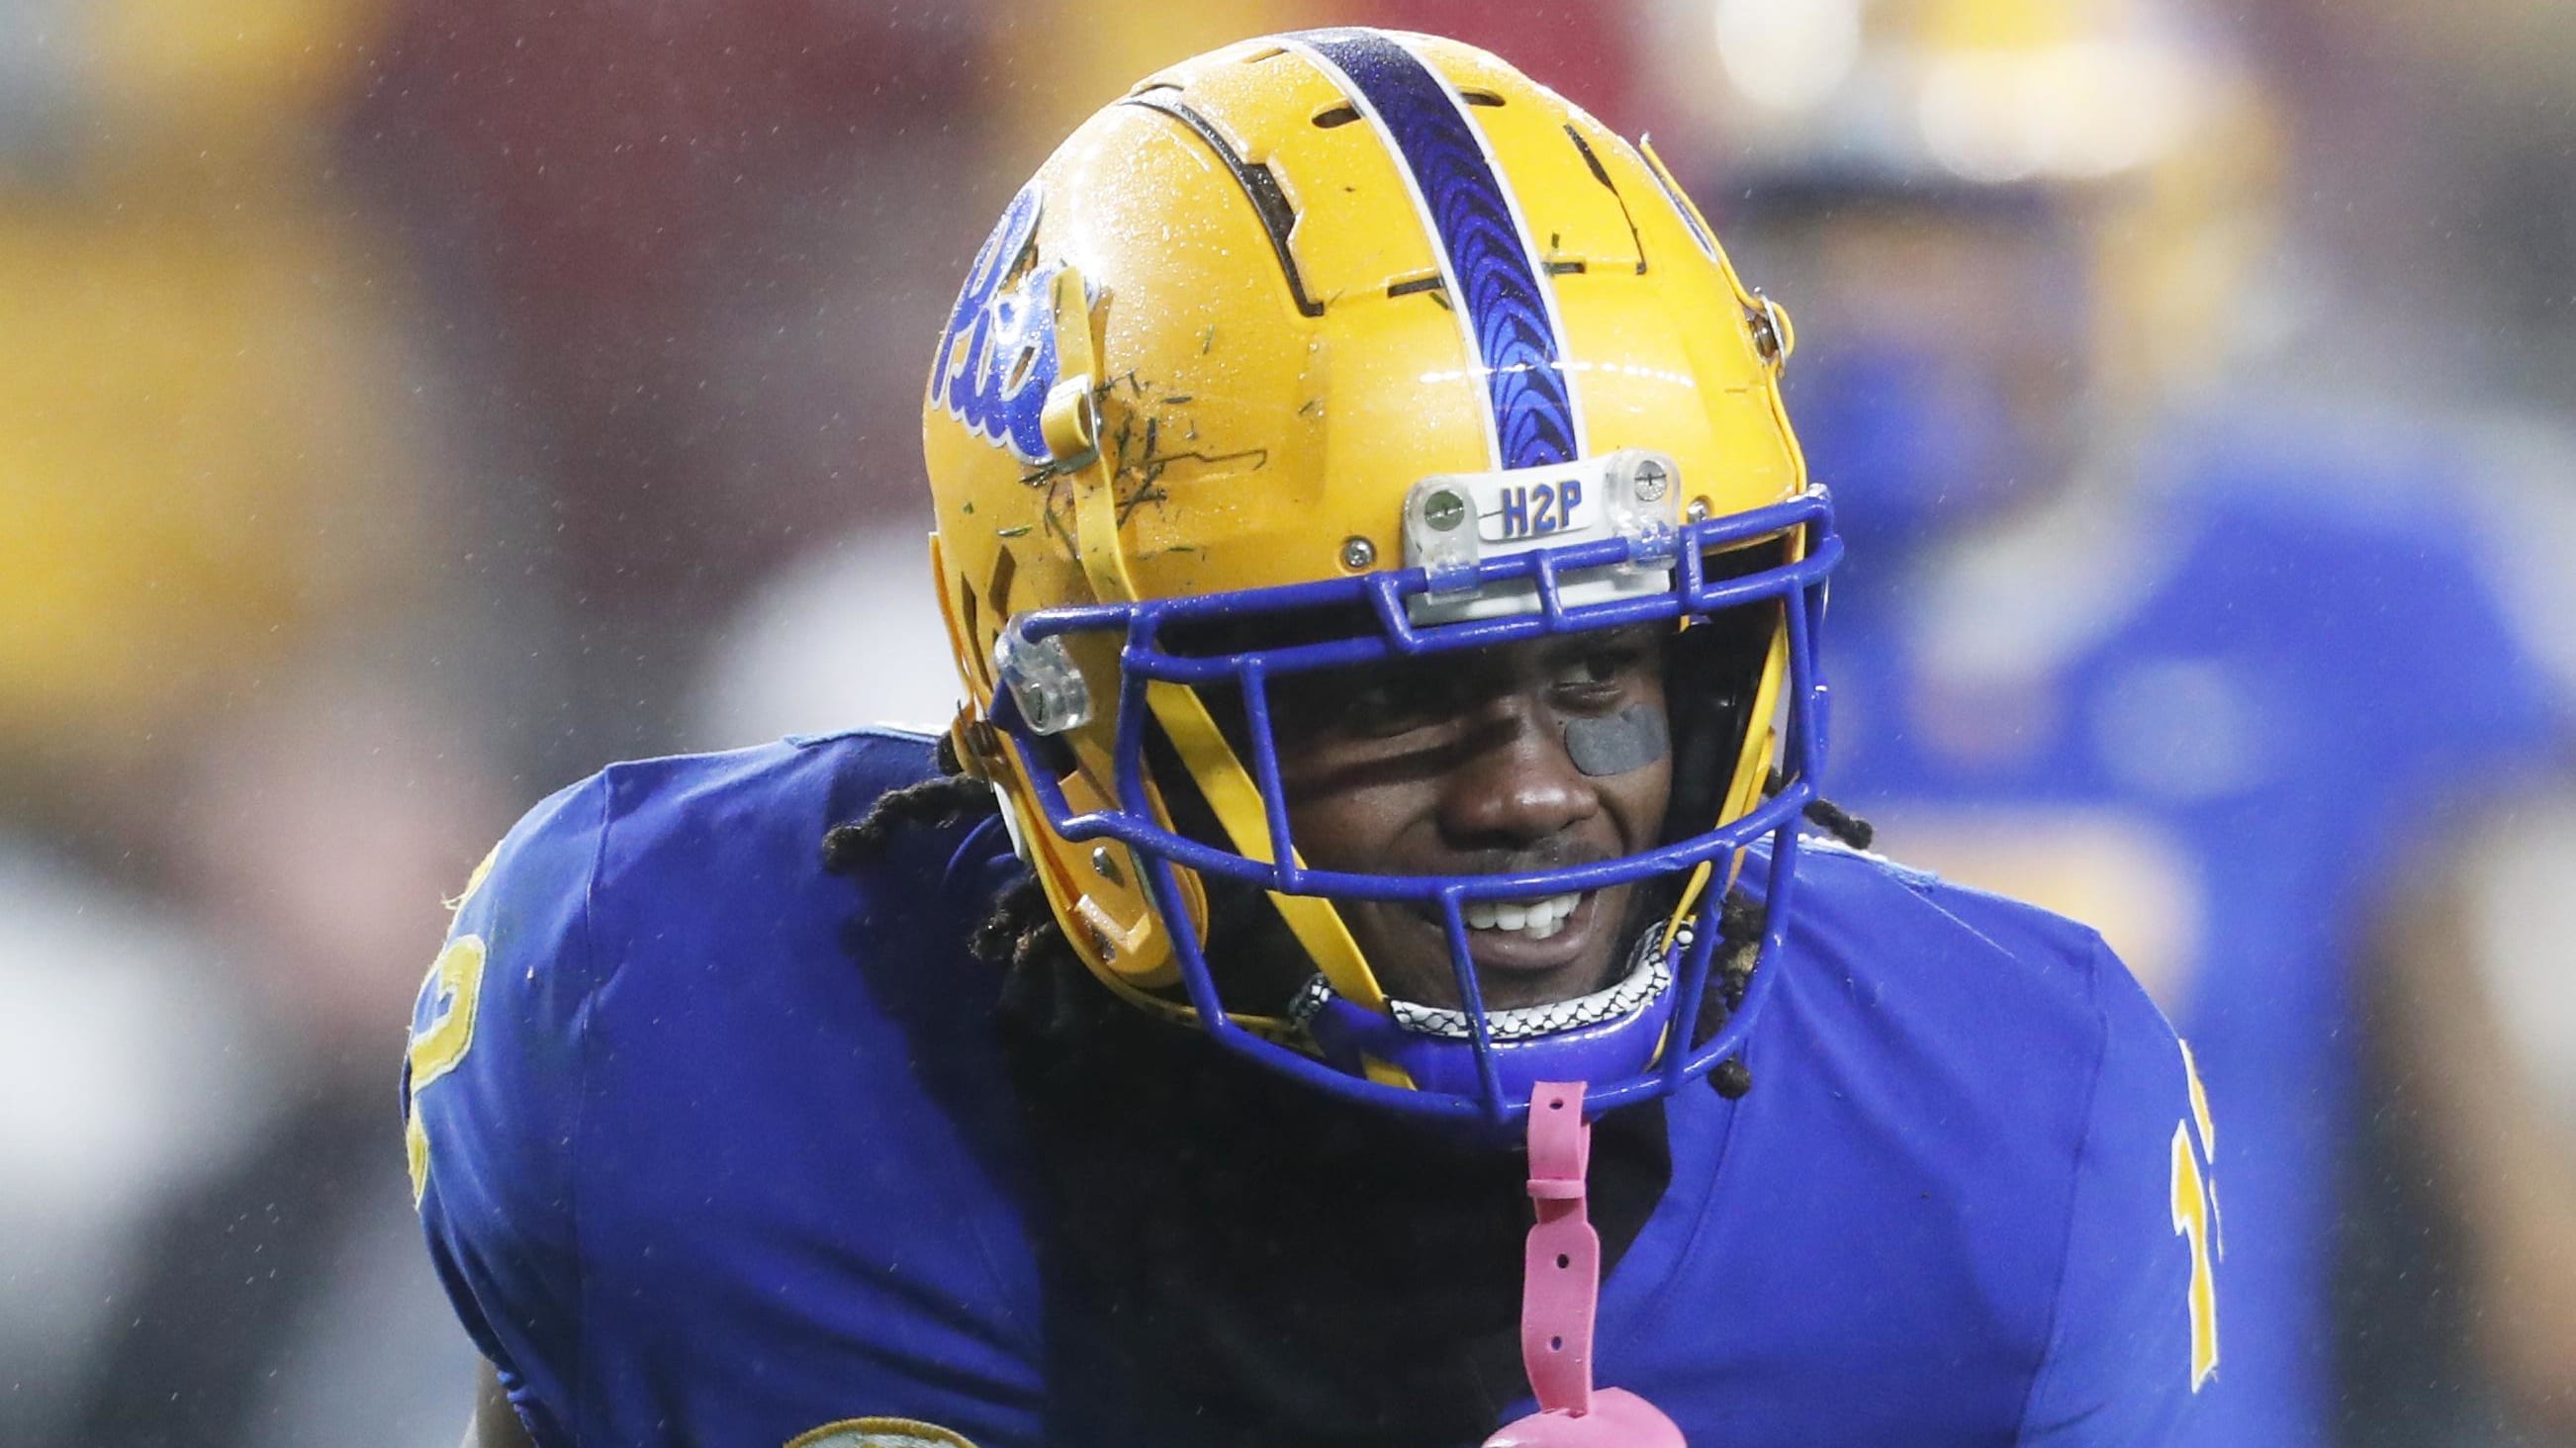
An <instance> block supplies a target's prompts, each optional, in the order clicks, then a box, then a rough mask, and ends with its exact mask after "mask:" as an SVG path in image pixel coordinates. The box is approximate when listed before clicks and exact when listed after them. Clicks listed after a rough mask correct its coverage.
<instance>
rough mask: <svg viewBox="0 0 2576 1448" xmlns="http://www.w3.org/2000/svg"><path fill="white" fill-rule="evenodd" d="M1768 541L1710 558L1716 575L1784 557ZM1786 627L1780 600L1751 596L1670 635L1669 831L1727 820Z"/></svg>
mask: <svg viewBox="0 0 2576 1448" xmlns="http://www.w3.org/2000/svg"><path fill="white" fill-rule="evenodd" d="M1771 553H1772V550H1771V549H1770V548H1768V547H1763V546H1757V547H1753V548H1742V549H1737V550H1734V551H1733V552H1730V553H1726V554H1721V555H1718V556H1716V557H1713V558H1711V559H1710V560H1709V565H1708V566H1709V576H1710V578H1711V579H1713V580H1714V579H1717V578H1723V577H1730V576H1733V575H1735V574H1740V573H1748V572H1751V571H1753V570H1754V569H1756V568H1760V567H1764V566H1767V565H1769V564H1770V563H1772V562H1774V561H1776V560H1774V559H1773V558H1772V557H1771V556H1770V555H1771ZM1779 628H1780V605H1779V604H1777V603H1776V602H1770V601H1765V602H1760V603H1749V604H1744V605H1741V606H1739V607H1736V608H1730V609H1726V610H1723V611H1721V612H1718V613H1713V614H1709V615H1707V616H1706V617H1703V618H1696V619H1692V620H1690V621H1689V623H1688V625H1687V626H1686V627H1684V628H1682V629H1681V630H1680V631H1678V632H1676V633H1674V634H1673V635H1672V636H1671V637H1670V638H1669V639H1667V640H1666V641H1665V644H1664V649H1665V654H1664V700H1665V711H1666V714H1667V716H1668V722H1669V723H1670V725H1671V729H1672V736H1673V751H1672V759H1673V786H1672V796H1671V801H1670V803H1669V805H1668V806H1667V808H1666V813H1665V819H1664V836H1663V837H1664V839H1665V840H1666V841H1672V840H1679V839H1686V838H1688V837H1690V836H1692V835H1695V834H1699V833H1701V832H1703V831H1705V830H1708V829H1710V828H1711V827H1713V826H1715V825H1718V824H1720V823H1722V821H1721V819H1720V818H1719V816H1720V815H1721V814H1723V813H1724V812H1725V809H1726V803H1727V800H1728V798H1729V797H1730V796H1731V795H1732V794H1733V793H1734V792H1735V785H1736V782H1737V781H1736V780H1735V778H1734V772H1735V768H1736V764H1737V761H1738V760H1739V759H1741V757H1742V756H1743V752H1744V734H1745V730H1746V729H1747V728H1748V727H1749V726H1750V724H1751V722H1752V715H1753V701H1754V698H1755V696H1756V695H1757V694H1758V693H1759V692H1760V688H1761V683H1762V671H1763V666H1764V663H1765V661H1766V660H1767V658H1768V657H1769V654H1770V649H1771V641H1772V637H1773V635H1774V634H1776V633H1777V632H1778V631H1779Z"/></svg>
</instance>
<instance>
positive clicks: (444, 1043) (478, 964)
mask: <svg viewBox="0 0 2576 1448" xmlns="http://www.w3.org/2000/svg"><path fill="white" fill-rule="evenodd" d="M500 854H501V847H500V846H499V845H494V846H493V847H492V849H491V852H490V853H489V854H486V855H485V856H484V857H483V862H482V863H481V864H479V865H476V866H475V867H474V873H473V874H472V875H471V876H469V877H467V879H466V881H465V888H464V890H463V891H461V892H460V893H459V894H458V895H457V897H456V898H455V899H453V900H450V901H448V902H447V908H448V910H449V911H450V912H454V911H459V910H462V909H464V908H465V902H466V901H468V900H471V899H473V898H474V892H475V891H476V890H479V889H481V888H482V887H483V880H484V878H485V877H486V876H488V875H490V874H491V873H492V862H493V861H494V860H495V859H497V858H499V857H500ZM486 953H487V952H486V951H485V950H484V948H483V939H482V937H481V936H478V935H460V936H458V937H457V938H456V939H454V940H451V941H449V942H447V948H446V949H445V950H442V951H440V952H439V953H438V959H437V960H436V961H435V962H433V963H432V964H431V965H430V967H429V979H428V980H427V981H426V982H424V983H423V985H422V986H421V989H422V990H423V991H425V992H427V993H428V994H429V997H430V1018H429V1024H428V1025H426V1026H424V1027H422V1028H421V1029H420V1030H418V1031H415V1032H413V1033H412V1037H411V1045H410V1048H409V1049H408V1050H407V1051H406V1052H405V1053H404V1059H405V1060H406V1061H408V1062H409V1063H410V1067H411V1071H410V1091H411V1103H410V1105H411V1109H410V1110H409V1111H408V1112H406V1113H404V1116H405V1119H404V1121H403V1156H404V1158H405V1160H406V1161H408V1162H409V1164H410V1166H411V1203H412V1205H413V1206H415V1207H417V1206H419V1205H420V1197H421V1193H422V1192H424V1191H426V1190H428V1187H429V1127H428V1126H427V1124H425V1123H424V1122H423V1121H422V1120H421V1115H420V1092H421V1088H423V1087H425V1086H427V1085H428V1084H429V1083H430V1082H432V1081H435V1080H437V1079H438V1078H439V1077H441V1076H444V1075H446V1074H447V1073H448V1072H450V1071H453V1070H455V1069H456V1066H457V1063H458V1062H460V1061H463V1060H464V1059H465V1053H466V1051H468V1050H469V1049H471V1048H472V1047H473V1045H474V1006H475V1003H476V1002H477V1001H478V1000H480V999H481V998H482V995H483V958H484V956H485V954H486Z"/></svg>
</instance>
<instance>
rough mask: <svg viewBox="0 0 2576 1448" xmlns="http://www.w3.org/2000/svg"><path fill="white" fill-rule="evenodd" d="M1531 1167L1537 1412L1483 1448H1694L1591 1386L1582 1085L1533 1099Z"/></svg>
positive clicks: (1529, 1309) (1527, 1317)
mask: <svg viewBox="0 0 2576 1448" xmlns="http://www.w3.org/2000/svg"><path fill="white" fill-rule="evenodd" d="M1529 1164H1530V1166H1529V1169H1530V1175H1529V1194H1530V1203H1531V1205H1533V1206H1535V1207H1537V1208H1538V1225H1537V1226H1534V1227H1532V1228H1530V1234H1529V1247H1528V1249H1527V1252H1526V1255H1525V1257H1524V1260H1523V1262H1522V1266H1521V1272H1522V1278H1521V1362H1522V1363H1523V1364H1524V1365H1525V1366H1526V1367H1527V1368H1528V1369H1529V1380H1530V1387H1531V1388H1532V1389H1533V1390H1534V1391H1535V1392H1536V1393H1537V1394H1538V1411H1537V1412H1535V1413H1532V1414H1530V1415H1529V1416H1528V1417H1526V1418H1523V1419H1521V1420H1520V1421H1519V1422H1517V1423H1507V1424H1505V1425H1504V1426H1503V1427H1502V1429H1501V1430H1500V1431H1499V1432H1497V1433H1495V1434H1494V1435H1493V1436H1492V1437H1490V1438H1487V1439H1486V1440H1485V1445H1484V1448H1687V1445H1685V1444H1684V1443H1683V1442H1682V1430H1681V1429H1679V1428H1676V1427H1674V1426H1673V1420H1672V1419H1670V1418H1667V1417H1665V1416H1664V1415H1663V1413H1662V1412H1661V1411H1660V1410H1658V1409H1657V1408H1656V1407H1655V1405H1654V1404H1652V1403H1649V1402H1647V1401H1646V1400H1645V1399H1643V1398H1641V1397H1638V1396H1637V1395H1636V1394H1634V1393H1631V1392H1628V1391H1627V1390H1625V1389H1623V1388H1600V1389H1595V1388H1594V1387H1593V1386H1592V1318H1593V1315H1594V1312H1595V1310H1596V1309H1597V1308H1598V1307H1599V1305H1600V1298H1601V1234H1600V1233H1598V1232H1595V1231H1593V1230H1592V1221H1591V1219H1590V1218H1589V1217H1587V1216H1586V1215H1585V1214H1584V1178H1585V1175H1586V1173H1587V1172H1588V1171H1589V1169H1590V1167H1591V1165H1592V1127H1591V1125H1590V1124H1589V1123H1587V1122H1586V1121H1584V1119H1583V1083H1582V1082H1580V1081H1575V1082H1557V1081H1542V1082H1540V1083H1539V1084H1538V1086H1537V1088H1536V1089H1534V1090H1532V1091H1531V1092H1530V1112H1529Z"/></svg>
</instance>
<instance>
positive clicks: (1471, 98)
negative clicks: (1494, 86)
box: [1458, 90, 1503, 106]
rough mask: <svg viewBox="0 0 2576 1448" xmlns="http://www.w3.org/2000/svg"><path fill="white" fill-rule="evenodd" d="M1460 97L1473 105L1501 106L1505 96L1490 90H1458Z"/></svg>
mask: <svg viewBox="0 0 2576 1448" xmlns="http://www.w3.org/2000/svg"><path fill="white" fill-rule="evenodd" d="M1458 99H1460V100H1462V101H1465V102H1466V103H1467V104H1469V105H1471V106H1499V105H1501V104H1503V98H1502V97H1501V96H1499V95H1497V94H1495V93H1494V92H1492V91H1489V90H1462V91H1460V92H1458Z"/></svg>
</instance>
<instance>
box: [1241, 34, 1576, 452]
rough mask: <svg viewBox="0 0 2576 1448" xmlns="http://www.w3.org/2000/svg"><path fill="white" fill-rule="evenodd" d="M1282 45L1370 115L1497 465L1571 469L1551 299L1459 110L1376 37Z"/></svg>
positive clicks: (1301, 38)
mask: <svg viewBox="0 0 2576 1448" xmlns="http://www.w3.org/2000/svg"><path fill="white" fill-rule="evenodd" d="M1290 38H1291V39H1292V40H1294V41H1295V42H1296V43H1297V45H1298V48H1299V49H1301V50H1303V51H1304V52H1305V53H1306V54H1308V55H1309V56H1311V57H1313V58H1314V59H1315V60H1316V61H1317V62H1318V64H1319V65H1320V66H1321V67H1322V69H1323V70H1324V71H1325V73H1326V74H1328V75H1330V76H1332V77H1333V78H1334V79H1335V81H1336V82H1337V83H1338V84H1339V85H1340V87H1341V89H1342V91H1343V93H1344V94H1345V95H1347V96H1349V97H1350V99H1351V102H1352V104H1353V105H1355V106H1357V107H1358V108H1359V109H1360V111H1361V112H1362V113H1363V114H1364V115H1366V116H1367V117H1368V118H1369V120H1370V122H1371V124H1372V125H1374V126H1375V127H1376V129H1377V132H1378V134H1379V135H1380V136H1381V137H1383V138H1384V139H1385V141H1386V143H1387V144H1388V146H1389V148H1390V149H1391V150H1392V151H1393V152H1394V154H1395V158H1396V161H1397V164H1398V167H1399V169H1401V170H1402V171H1403V173H1404V174H1405V177H1406V180H1407V183H1408V184H1409V185H1410V186H1411V188H1412V191H1413V194H1414V197H1415V200H1416V201H1417V203H1418V204H1419V206H1420V208H1421V211H1422V216H1423V221H1424V224H1425V226H1426V228H1427V229H1428V230H1429V231H1430V232H1431V233H1432V235H1433V237H1434V239H1435V240H1436V242H1437V243H1438V250H1439V252H1440V270H1441V277H1442V279H1443V281H1445V282H1446V283H1447V285H1448V289H1449V298H1450V301H1451V303H1452V304H1453V305H1454V306H1455V308H1456V309H1457V312H1458V316H1459V321H1460V323H1461V324H1462V326H1463V327H1464V329H1465V331H1466V335H1467V345H1468V347H1469V349H1470V350H1471V351H1472V352H1473V353H1474V354H1475V358H1476V360H1477V362H1478V363H1479V364H1480V368H1481V371H1482V374H1483V377H1484V382H1485V391H1486V396H1487V400H1488V402H1489V403H1490V405H1491V409H1492V419H1491V436H1492V440H1493V449H1494V462H1495V465H1496V466H1498V467H1506V468H1525V467H1538V466H1542V465H1545V464H1548V463H1561V462H1570V461H1572V460H1573V459H1574V458H1576V457H1577V456H1579V455H1580V454H1581V451H1582V445H1583V442H1582V423H1581V420H1580V417H1579V416H1578V414H1577V412H1576V410H1575V402H1574V396H1573V393H1572V392H1571V390H1570V389H1569V386H1568V383H1567V380H1566V374H1565V370H1564V366H1563V363H1564V359H1565V353H1566V350H1567V349H1566V346H1565V334H1564V328H1563V326H1562V324H1561V323H1560V321H1559V319H1558V317H1557V314H1556V298H1555V295H1554V293H1553V291H1552V289H1551V288H1550V287H1549V285H1548V282H1547V280H1546V278H1545V277H1544V276H1543V275H1542V274H1541V272H1540V269H1539V263H1538V256H1537V251H1536V248H1535V247H1533V246H1532V245H1531V241H1530V235H1529V228H1528V226H1527V225H1526V224H1525V223H1524V222H1523V221H1522V219H1521V215H1520V209H1519V207H1518V206H1516V205H1515V204H1514V203H1513V200H1512V195H1511V192H1510V190H1509V188H1508V187H1507V186H1506V185H1505V184H1504V182H1503V179H1502V177H1501V175H1500V174H1499V173H1498V172H1497V171H1496V170H1495V168H1494V161H1493V157H1492V155H1491V154H1490V153H1488V152H1487V151H1486V149H1485V141H1484V136H1483V133H1482V132H1480V131H1479V130H1478V129H1477V127H1476V123H1475V121H1474V120H1473V119H1472V118H1471V117H1469V116H1468V114H1467V108H1466V104H1465V102H1464V101H1463V100H1461V99H1460V98H1459V96H1458V94H1457V93H1456V92H1455V91H1454V90H1452V89H1451V88H1450V87H1449V84H1448V83H1447V81H1445V80H1444V79H1442V78H1441V76H1440V75H1439V74H1438V73H1437V72H1435V71H1433V70H1432V69H1431V67H1430V66H1428V65H1426V64H1424V63H1423V61H1422V60H1421V58H1420V57H1418V56H1416V55H1414V53H1413V52H1412V51H1410V50H1408V49H1406V48H1405V47H1404V46H1403V45H1401V44H1399V43H1398V42H1397V41H1396V40H1395V39H1394V38H1393V37H1391V36H1389V35H1387V34H1385V33H1383V32H1381V31H1376V30H1361V29H1335V30H1309V31H1305V32H1302V33H1300V34H1298V35H1296V36H1293V37H1290Z"/></svg>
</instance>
